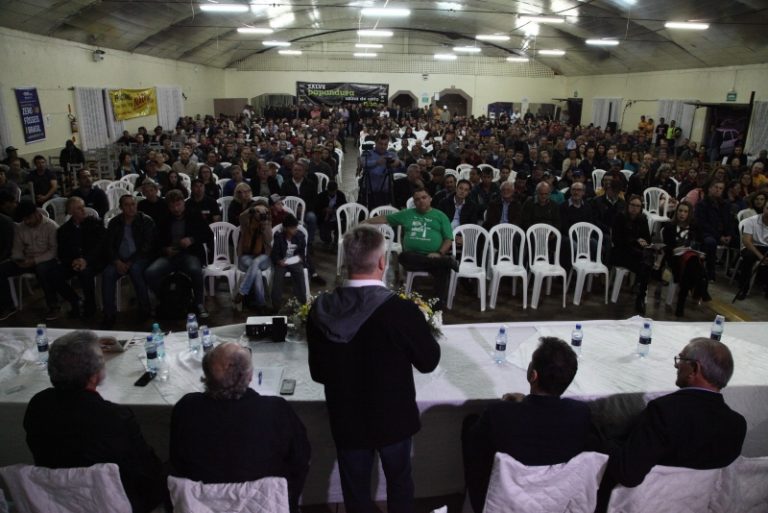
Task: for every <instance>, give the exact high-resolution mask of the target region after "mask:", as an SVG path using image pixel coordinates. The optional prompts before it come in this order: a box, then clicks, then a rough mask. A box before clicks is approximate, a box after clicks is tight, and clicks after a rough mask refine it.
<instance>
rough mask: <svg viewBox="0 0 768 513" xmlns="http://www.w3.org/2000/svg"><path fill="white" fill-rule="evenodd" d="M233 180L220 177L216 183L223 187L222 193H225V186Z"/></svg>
mask: <svg viewBox="0 0 768 513" xmlns="http://www.w3.org/2000/svg"><path fill="white" fill-rule="evenodd" d="M230 180H232V179H231V178H219V179H218V180H216V185H218V186H219V187H221V193H222V194H224V187H226V185H227V184H228V183H229V182H230Z"/></svg>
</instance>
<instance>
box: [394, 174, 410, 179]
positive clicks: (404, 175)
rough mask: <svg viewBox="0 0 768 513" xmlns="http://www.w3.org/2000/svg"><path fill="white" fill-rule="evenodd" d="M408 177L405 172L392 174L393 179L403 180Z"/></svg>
mask: <svg viewBox="0 0 768 513" xmlns="http://www.w3.org/2000/svg"><path fill="white" fill-rule="evenodd" d="M406 178H408V175H407V174H405V173H395V174H393V175H392V179H393V180H405V179H406Z"/></svg>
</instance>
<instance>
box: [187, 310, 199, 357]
mask: <svg viewBox="0 0 768 513" xmlns="http://www.w3.org/2000/svg"><path fill="white" fill-rule="evenodd" d="M187 339H188V340H189V350H190V351H192V352H193V353H197V352H199V351H200V332H199V330H198V325H197V317H195V314H193V313H191V314H189V315H187Z"/></svg>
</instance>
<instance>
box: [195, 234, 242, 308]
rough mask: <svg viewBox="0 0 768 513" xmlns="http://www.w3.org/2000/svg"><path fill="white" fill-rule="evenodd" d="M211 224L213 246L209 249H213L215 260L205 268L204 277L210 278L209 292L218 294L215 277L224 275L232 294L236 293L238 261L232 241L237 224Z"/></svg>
mask: <svg viewBox="0 0 768 513" xmlns="http://www.w3.org/2000/svg"><path fill="white" fill-rule="evenodd" d="M210 226H211V231H212V232H213V248H209V250H212V251H213V257H212V259H213V261H212V262H211V263H210V264H208V265H207V266H206V267H205V268H203V278H208V294H209V295H211V296H214V295H216V289H215V287H214V286H215V278H217V277H219V276H222V277H224V278H226V279H227V284H228V285H229V293H230V295H234V290H235V277H236V273H235V270H236V268H237V262H236V261H235V254H236V251H233V250H232V245H231V244H230V241H231V236H232V232H233V231H234V229H235V226H234V225H233V224H230V223H227V222H223V221H220V222H216V223H211V225H210Z"/></svg>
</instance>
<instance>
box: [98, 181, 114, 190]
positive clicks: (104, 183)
mask: <svg viewBox="0 0 768 513" xmlns="http://www.w3.org/2000/svg"><path fill="white" fill-rule="evenodd" d="M111 183H112V180H96V181H95V182H93V186H94V187H96V188H98V189H101V190H102V191H104V192H107V187H109V186H110V184H111Z"/></svg>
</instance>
